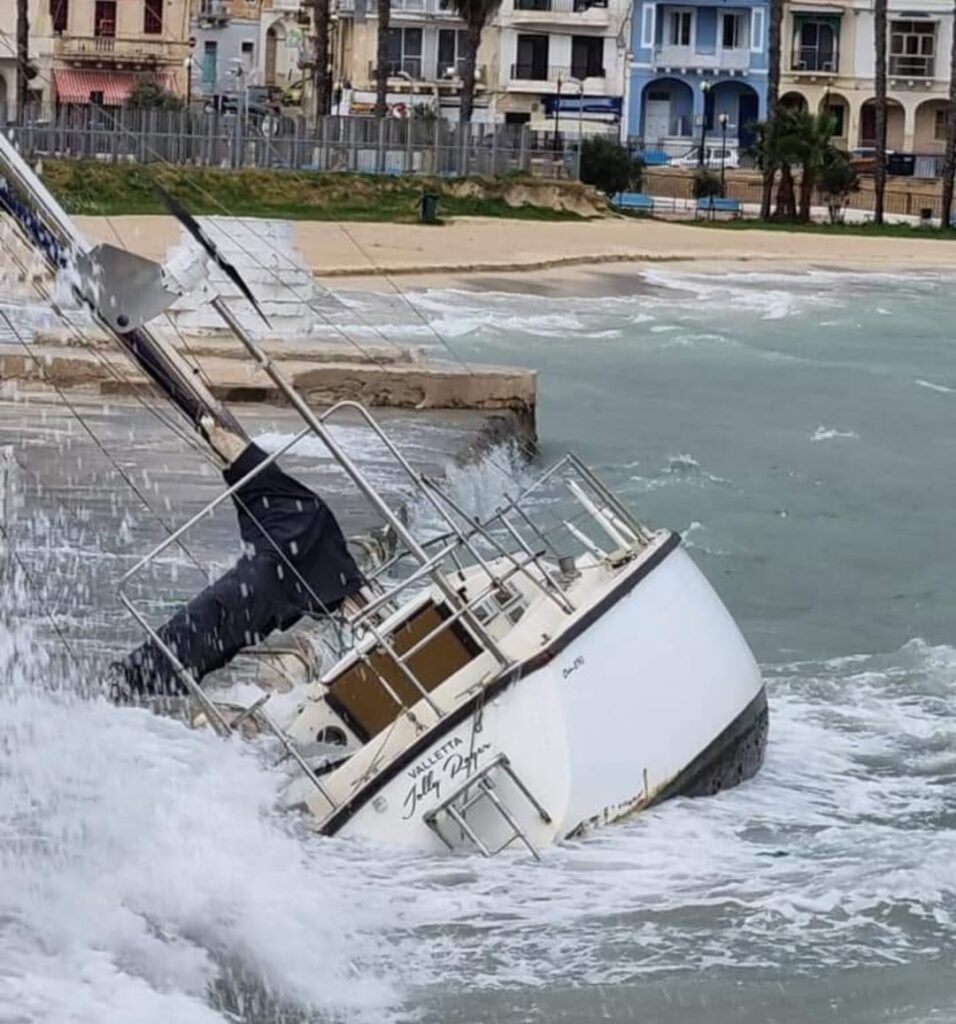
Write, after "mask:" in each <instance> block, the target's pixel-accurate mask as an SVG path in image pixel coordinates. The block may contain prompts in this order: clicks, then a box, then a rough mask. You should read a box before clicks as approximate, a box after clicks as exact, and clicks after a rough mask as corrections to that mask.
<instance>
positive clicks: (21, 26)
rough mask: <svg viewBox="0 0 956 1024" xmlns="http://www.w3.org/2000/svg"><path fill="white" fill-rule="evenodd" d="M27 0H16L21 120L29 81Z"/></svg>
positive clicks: (18, 95)
mask: <svg viewBox="0 0 956 1024" xmlns="http://www.w3.org/2000/svg"><path fill="white" fill-rule="evenodd" d="M28 5H29V0H17V120H18V121H20V122H21V123H22V121H23V108H24V107H25V106H26V102H27V88H28V85H27V83H28V82H29V81H30V77H31V76H30V11H29V6H28Z"/></svg>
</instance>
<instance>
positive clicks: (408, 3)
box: [338, 0, 460, 21]
mask: <svg viewBox="0 0 956 1024" xmlns="http://www.w3.org/2000/svg"><path fill="white" fill-rule="evenodd" d="M338 11H339V14H343V15H345V16H347V17H350V16H352V15H354V14H355V0H338ZM377 14H378V9H377V6H376V4H375V3H368V4H366V11H365V16H366V17H367V18H374V17H376V16H377ZM391 15H392V17H393V18H394V17H397V18H398V19H399V20H402V19H405V18H411V19H416V18H417V19H418V20H422V19H424V18H434V17H438V18H451V19H454V20H455V21H460V19H459V17H458V15H457V14H455V12H454V11H453V10H452V9H451V8H450V7H449V5H448V0H392V3H391Z"/></svg>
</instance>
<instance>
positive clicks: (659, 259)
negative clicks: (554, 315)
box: [77, 216, 956, 291]
mask: <svg viewBox="0 0 956 1024" xmlns="http://www.w3.org/2000/svg"><path fill="white" fill-rule="evenodd" d="M77 221H78V223H79V225H80V227H81V230H83V231H84V232H86V233H87V234H88V235H89V236H91V237H93V238H96V239H98V240H102V241H109V242H112V243H114V244H121V245H123V246H126V247H128V248H130V249H132V250H133V251H135V252H138V253H140V254H141V255H143V256H147V257H149V258H151V259H160V260H162V259H165V257H166V254H167V252H168V251H169V249H170V248H171V247H172V246H173V245H175V244H176V242H177V241H178V239H179V228H178V225H177V224H176V223H175V221H173V220H172V219H171V218H168V217H132V216H131V217H108V218H99V217H78V218H77ZM293 239H294V244H295V247H296V249H297V250H298V252H299V253H300V254H301V255H302V257H303V260H304V262H305V263H306V264H307V265H308V266H310V267H311V268H312V270H313V272H314V273H315V275H316V277H317V278H318V279H320V280H325V281H328V282H329V283H330V284H331V283H332V282H333V281H334V284H335V287H337V288H342V287H356V288H362V289H365V290H369V289H373V288H377V289H390V288H393V287H396V286H397V283H395V282H389V281H388V280H386V278H389V277H396V278H401V286H402V287H406V286H409V285H417V284H431V285H441V284H449V283H452V282H454V283H460V282H461V281H462V280H463V279H468V278H471V277H472V276H473V275H474V276H475V278H474V284H475V285H478V286H481V278H480V277H478V276H477V275H482V276H484V275H493V276H494V277H495V278H496V279H499V284H506V283H507V280H508V279H510V278H511V275H518V280H520V281H524V282H525V284H526V283H527V280H528V279H527V275H528V274H529V272H532V271H545V270H565V271H567V270H574V269H577V270H579V271H581V270H583V271H587V270H588V269H592V268H593V269H601V270H607V269H609V268H612V267H613V266H614V265H618V268H619V269H620V270H625V269H626V270H628V271H630V270H631V269H632V268H634V267H635V266H636V267H639V266H640V265H642V264H660V263H668V264H669V265H673V266H674V269H680V268H681V265H690V266H692V267H693V269H695V270H698V271H700V270H709V269H713V270H714V271H715V272H716V271H719V270H721V269H751V270H759V269H765V268H772V269H776V270H784V269H791V270H794V271H799V270H802V269H808V268H812V267H816V268H825V269H829V270H884V271H888V270H910V271H914V270H921V269H927V270H934V271H937V272H939V271H947V270H956V244H954V243H953V242H952V241H951V240H946V239H936V238H932V237H930V238H925V239H924V238H912V239H909V238H898V237H885V238H870V237H863V236H854V235H829V234H811V233H800V232H793V233H789V232H782V231H761V230H759V229H756V228H755V229H753V230H748V231H721V230H715V229H713V228H704V227H698V226H695V225H693V224H684V223H671V222H664V221H651V220H625V219H611V218H608V219H605V220H595V221H585V222H541V221H520V220H498V219H485V218H460V219H456V220H455V221H454V222H451V223H448V224H445V225H443V226H440V227H433V226H422V225H415V224H378V223H376V224H368V223H337V222H328V221H300V222H296V223H294V224H293ZM503 275H504V280H500V279H502V276H503ZM561 276H562V278H563V279H565V280H567V281H568V283H569V284H570V283H571V282H572V281H574V280H577V281H578V282H579V284H580V286H581V287H585V290H587V291H590V290H592V287H593V281H591V280H590V275H588V274H587V273H576V274H572V275H567V274H562V275H561ZM589 282H590V284H591V287H587V285H588V284H589ZM515 284H517V281H516V282H515Z"/></svg>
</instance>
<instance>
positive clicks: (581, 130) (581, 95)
mask: <svg viewBox="0 0 956 1024" xmlns="http://www.w3.org/2000/svg"><path fill="white" fill-rule="evenodd" d="M565 81H566V82H567V84H568V85H576V86H577V87H578V145H580V144H581V137H582V135H583V133H584V127H583V125H582V121H583V117H582V114H583V113H584V79H582V78H575V77H574V76H573V75H569V76H568V77H567V78H566V79H565Z"/></svg>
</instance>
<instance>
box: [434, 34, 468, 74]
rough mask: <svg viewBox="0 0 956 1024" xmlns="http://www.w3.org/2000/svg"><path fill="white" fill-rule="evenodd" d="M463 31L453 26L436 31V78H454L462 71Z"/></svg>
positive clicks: (463, 57)
mask: <svg viewBox="0 0 956 1024" xmlns="http://www.w3.org/2000/svg"><path fill="white" fill-rule="evenodd" d="M464 67H465V33H464V32H460V31H457V30H456V29H453V28H443V29H439V31H438V66H437V67H436V69H435V71H436V74H435V77H436V78H454V76H455V75H456V74H457V75H461V74H463V73H464Z"/></svg>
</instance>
